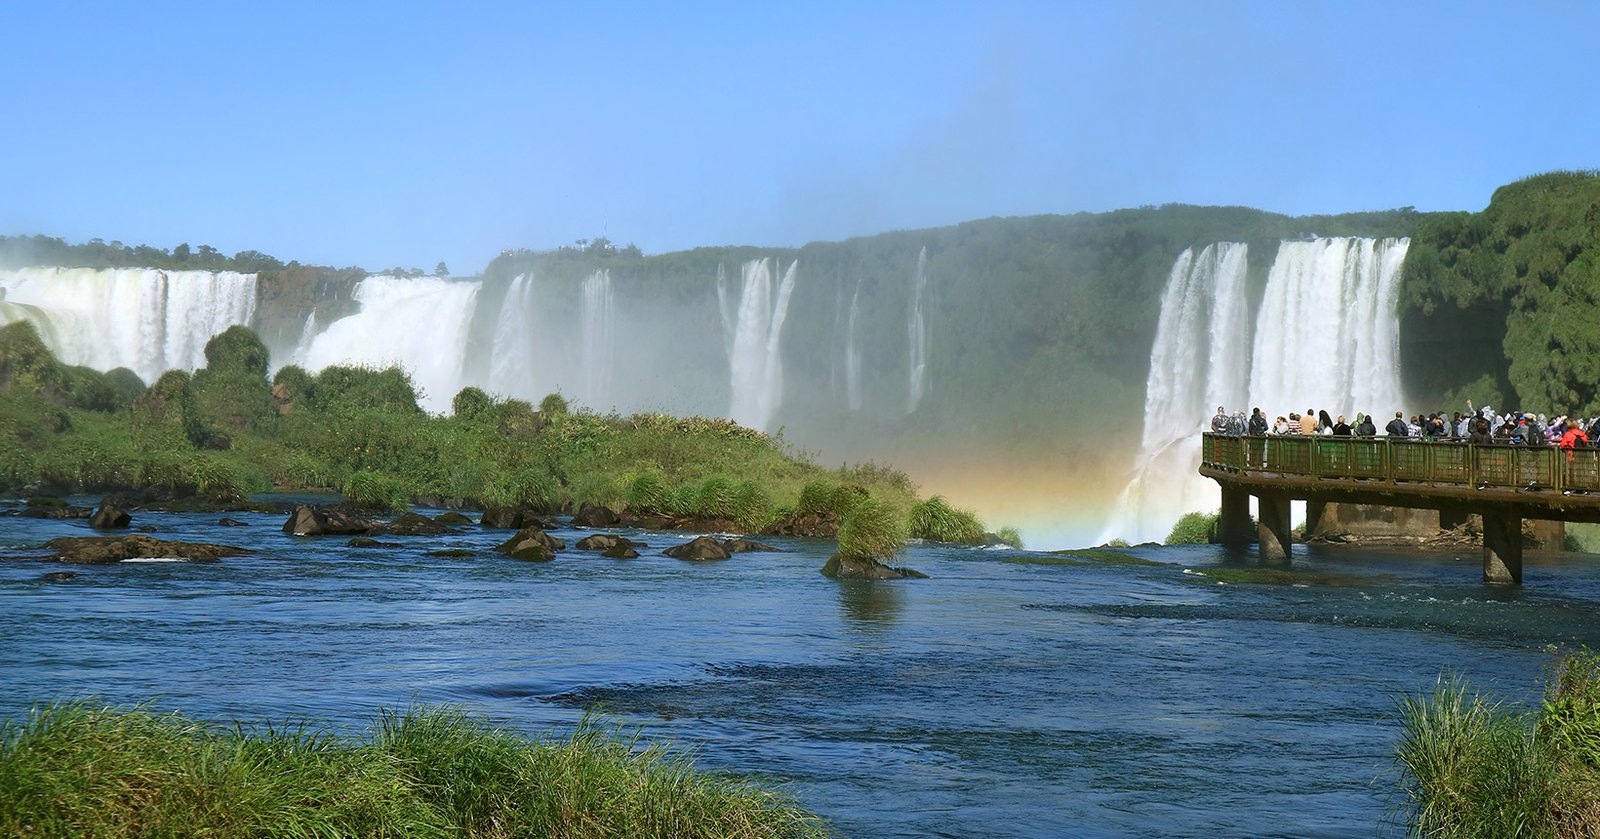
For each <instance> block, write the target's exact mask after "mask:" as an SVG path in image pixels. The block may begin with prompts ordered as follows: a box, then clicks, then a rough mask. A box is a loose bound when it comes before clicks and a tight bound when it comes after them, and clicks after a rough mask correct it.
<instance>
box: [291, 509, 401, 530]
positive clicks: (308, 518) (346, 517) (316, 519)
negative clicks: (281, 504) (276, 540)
mask: <svg viewBox="0 0 1600 839" xmlns="http://www.w3.org/2000/svg"><path fill="white" fill-rule="evenodd" d="M377 526H378V525H376V524H374V523H373V522H370V521H367V520H366V519H364V518H361V517H360V516H353V515H351V514H349V513H346V512H343V511H342V510H336V509H334V508H332V507H315V506H312V505H310V504H301V505H300V506H298V507H296V508H294V512H293V513H290V514H289V520H288V521H286V522H284V523H283V532H284V533H289V534H292V535H295V536H356V535H360V534H364V533H370V532H372V531H373V529H374V528H376V527H377Z"/></svg>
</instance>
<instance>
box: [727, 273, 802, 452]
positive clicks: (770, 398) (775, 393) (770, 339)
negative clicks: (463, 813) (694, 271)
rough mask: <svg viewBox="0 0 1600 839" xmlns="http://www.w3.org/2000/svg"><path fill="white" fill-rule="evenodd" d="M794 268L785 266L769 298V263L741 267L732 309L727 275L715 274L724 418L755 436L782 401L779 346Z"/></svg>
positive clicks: (771, 278) (763, 427)
mask: <svg viewBox="0 0 1600 839" xmlns="http://www.w3.org/2000/svg"><path fill="white" fill-rule="evenodd" d="M799 264H800V263H799V261H798V260H797V261H795V262H791V263H789V269H788V270H787V271H785V272H783V278H782V279H781V280H779V281H778V287H777V289H776V293H774V289H773V272H774V270H775V263H774V262H773V260H771V259H754V260H751V261H749V262H746V263H745V264H744V266H743V268H742V269H741V277H740V291H739V299H738V302H737V303H735V302H734V300H733V297H732V294H731V292H730V291H729V289H728V277H727V273H726V272H725V271H724V270H723V269H722V268H721V267H718V269H717V304H718V306H719V308H720V310H721V312H722V337H723V347H724V349H725V350H726V352H727V355H728V368H729V390H730V392H731V396H730V399H729V406H728V416H729V418H731V419H733V420H734V421H736V422H738V423H740V424H742V425H746V426H749V427H750V428H755V429H758V430H761V431H765V430H766V429H767V424H768V423H769V422H771V421H772V416H773V414H775V413H776V412H777V410H778V404H779V402H780V401H781V400H782V398H783V358H782V355H781V353H780V341H781V339H782V337H783V321H784V318H786V317H787V316H788V312H789V296H790V294H791V293H792V292H793V291H794V278H795V269H796V268H797V267H798V266H799Z"/></svg>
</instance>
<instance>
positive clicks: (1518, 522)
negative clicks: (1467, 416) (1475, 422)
mask: <svg viewBox="0 0 1600 839" xmlns="http://www.w3.org/2000/svg"><path fill="white" fill-rule="evenodd" d="M1200 474H1202V475H1204V476H1206V477H1208V478H1211V479H1213V480H1215V481H1216V482H1217V483H1218V484H1219V485H1220V486H1221V488H1222V522H1221V527H1222V533H1223V541H1224V542H1226V543H1228V544H1230V545H1234V546H1244V545H1247V544H1248V543H1249V541H1250V538H1251V534H1250V532H1249V524H1250V521H1249V518H1250V517H1249V497H1250V496H1255V497H1256V499H1257V509H1258V514H1259V520H1260V521H1259V526H1258V532H1257V533H1256V534H1255V536H1256V541H1257V544H1258V545H1259V548H1260V551H1261V556H1262V558H1263V559H1264V560H1267V561H1269V562H1286V561H1288V559H1289V555H1290V547H1291V545H1290V537H1289V530H1290V525H1289V521H1288V518H1289V505H1288V502H1289V501H1290V500H1303V501H1307V502H1309V503H1311V504H1319V503H1327V502H1336V503H1346V504H1379V505H1387V506H1392V507H1417V508H1423V509H1434V510H1440V511H1441V512H1446V513H1450V514H1452V515H1454V516H1461V515H1464V514H1466V513H1475V514H1478V515H1480V516H1482V517H1483V523H1484V579H1485V580H1487V581H1490V582H1506V583H1520V582H1521V581H1522V520H1523V519H1554V520H1560V521H1580V522H1600V450H1597V449H1577V450H1574V451H1571V452H1568V451H1564V450H1561V449H1558V448H1556V447H1554V446H1549V447H1539V448H1529V447H1526V446H1501V445H1492V446H1475V445H1470V444H1467V443H1458V442H1447V441H1438V442H1428V441H1425V440H1416V439H1399V440H1391V439H1389V438H1386V437H1305V436H1299V435H1290V436H1282V437H1231V436H1226V435H1219V434H1210V433H1207V434H1205V435H1204V443H1203V447H1202V454H1201V459H1200Z"/></svg>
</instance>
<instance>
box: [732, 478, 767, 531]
mask: <svg viewBox="0 0 1600 839" xmlns="http://www.w3.org/2000/svg"><path fill="white" fill-rule="evenodd" d="M771 518H772V497H771V496H769V495H767V491H766V490H764V489H762V488H761V485H760V484H758V483H756V482H755V481H744V482H742V483H740V484H739V486H738V487H736V488H735V489H734V491H733V520H734V521H736V522H738V523H739V526H740V527H743V528H747V529H750V530H758V529H760V528H761V526H762V525H764V524H766V523H767V522H768V521H770V520H771Z"/></svg>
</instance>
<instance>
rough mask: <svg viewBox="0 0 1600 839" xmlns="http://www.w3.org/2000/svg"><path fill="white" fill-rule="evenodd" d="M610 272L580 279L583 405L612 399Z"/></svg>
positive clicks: (599, 404) (603, 403)
mask: <svg viewBox="0 0 1600 839" xmlns="http://www.w3.org/2000/svg"><path fill="white" fill-rule="evenodd" d="M612 309H613V300H612V296H611V272H610V271H609V270H605V269H602V270H599V271H596V272H594V273H593V274H590V275H589V276H588V277H587V278H585V279H584V281H583V302H582V305H581V308H580V316H581V321H582V324H583V334H582V340H581V344H580V346H582V347H583V392H582V393H580V394H578V396H579V398H580V399H581V401H582V402H583V403H584V404H585V405H589V406H592V407H597V408H603V407H607V406H609V405H610V400H611V346H612V345H611V313H612Z"/></svg>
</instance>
